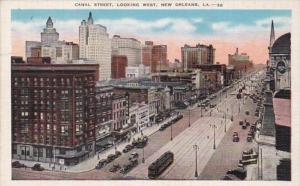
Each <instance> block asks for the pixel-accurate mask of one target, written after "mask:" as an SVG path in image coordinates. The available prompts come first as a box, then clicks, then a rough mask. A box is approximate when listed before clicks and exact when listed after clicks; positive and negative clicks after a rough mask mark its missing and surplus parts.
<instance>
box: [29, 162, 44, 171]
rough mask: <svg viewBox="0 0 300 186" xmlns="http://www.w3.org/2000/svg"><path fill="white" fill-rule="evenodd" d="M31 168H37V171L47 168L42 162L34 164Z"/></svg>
mask: <svg viewBox="0 0 300 186" xmlns="http://www.w3.org/2000/svg"><path fill="white" fill-rule="evenodd" d="M31 169H32V170H35V171H43V170H45V168H44V167H42V166H41V164H39V163H36V164H34V165H33V167H31Z"/></svg>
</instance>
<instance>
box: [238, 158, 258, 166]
mask: <svg viewBox="0 0 300 186" xmlns="http://www.w3.org/2000/svg"><path fill="white" fill-rule="evenodd" d="M239 163H241V164H243V165H250V164H256V163H257V159H256V158H254V159H248V160H240V161H239Z"/></svg>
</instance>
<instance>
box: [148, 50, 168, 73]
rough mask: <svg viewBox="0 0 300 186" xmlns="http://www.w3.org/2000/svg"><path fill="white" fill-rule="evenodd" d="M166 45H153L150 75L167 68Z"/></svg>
mask: <svg viewBox="0 0 300 186" xmlns="http://www.w3.org/2000/svg"><path fill="white" fill-rule="evenodd" d="M167 56H168V48H167V45H154V46H153V47H152V61H151V73H154V72H158V71H160V70H161V69H166V68H167V67H168V59H167Z"/></svg>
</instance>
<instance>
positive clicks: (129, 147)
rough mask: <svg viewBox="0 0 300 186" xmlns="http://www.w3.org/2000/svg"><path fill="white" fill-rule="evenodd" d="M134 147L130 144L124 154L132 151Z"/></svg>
mask: <svg viewBox="0 0 300 186" xmlns="http://www.w3.org/2000/svg"><path fill="white" fill-rule="evenodd" d="M133 148H134V147H133V146H132V145H130V144H128V145H126V146H125V148H124V149H123V153H127V152H129V151H131V150H132V149H133Z"/></svg>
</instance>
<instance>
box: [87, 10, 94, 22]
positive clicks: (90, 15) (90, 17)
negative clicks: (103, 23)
mask: <svg viewBox="0 0 300 186" xmlns="http://www.w3.org/2000/svg"><path fill="white" fill-rule="evenodd" d="M88 24H89V25H92V24H94V20H93V17H92V12H90V13H89V18H88Z"/></svg>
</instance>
